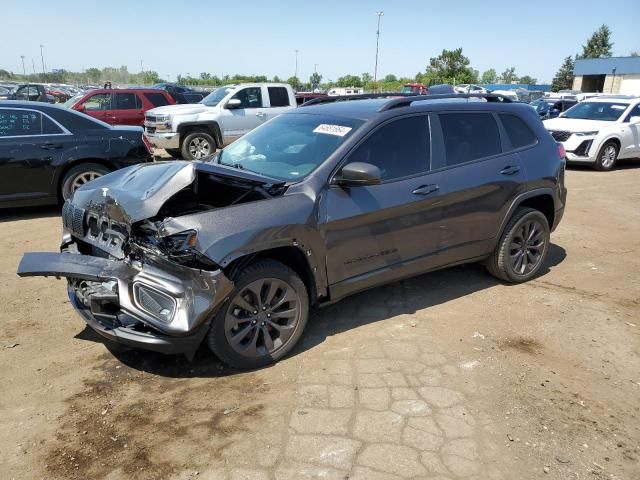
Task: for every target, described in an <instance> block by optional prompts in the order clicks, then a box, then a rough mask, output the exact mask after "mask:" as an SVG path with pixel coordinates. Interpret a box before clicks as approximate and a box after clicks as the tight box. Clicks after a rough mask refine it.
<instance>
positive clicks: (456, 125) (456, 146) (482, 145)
mask: <svg viewBox="0 0 640 480" xmlns="http://www.w3.org/2000/svg"><path fill="white" fill-rule="evenodd" d="M439 117H440V125H441V127H442V135H443V137H444V148H445V152H446V165H447V166H451V165H458V164H460V163H466V162H470V161H473V160H477V159H479V158H485V157H490V156H492V155H497V154H499V153H501V152H502V146H501V144H500V134H499V132H498V125H497V124H496V121H495V119H494V118H493V115H491V114H489V113H441V114H440V115H439Z"/></svg>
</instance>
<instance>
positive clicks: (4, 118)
mask: <svg viewBox="0 0 640 480" xmlns="http://www.w3.org/2000/svg"><path fill="white" fill-rule="evenodd" d="M41 122H42V115H41V114H40V112H34V111H33V110H13V109H0V138H2V137H11V136H16V135H40V134H41V133H42V126H41Z"/></svg>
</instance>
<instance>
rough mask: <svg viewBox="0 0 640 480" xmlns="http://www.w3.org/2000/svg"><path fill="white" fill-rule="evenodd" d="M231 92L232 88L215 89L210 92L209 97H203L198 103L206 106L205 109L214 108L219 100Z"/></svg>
mask: <svg viewBox="0 0 640 480" xmlns="http://www.w3.org/2000/svg"><path fill="white" fill-rule="evenodd" d="M232 90H233V87H220V88H216V89H215V90H214V91H213V92H211V93H210V94H209V95H207V96H206V97H204V98H203V99H202V100H201V101H200V103H202V104H204V105H206V106H207V107H215V106H216V105H218V104H219V103H220V100H222V99H223V98H224V97H226V96H227V94H228V93H229V92H231V91H232Z"/></svg>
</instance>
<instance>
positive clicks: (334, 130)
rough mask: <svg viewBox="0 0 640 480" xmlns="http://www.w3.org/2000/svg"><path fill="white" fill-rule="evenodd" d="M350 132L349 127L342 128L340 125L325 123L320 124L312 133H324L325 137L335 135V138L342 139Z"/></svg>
mask: <svg viewBox="0 0 640 480" xmlns="http://www.w3.org/2000/svg"><path fill="white" fill-rule="evenodd" d="M350 131H351V127H343V126H342V125H329V124H327V123H321V124H320V125H318V126H317V127H316V128H314V129H313V133H325V134H327V135H335V136H337V137H344V136H345V135H346V134H347V133H349V132H350Z"/></svg>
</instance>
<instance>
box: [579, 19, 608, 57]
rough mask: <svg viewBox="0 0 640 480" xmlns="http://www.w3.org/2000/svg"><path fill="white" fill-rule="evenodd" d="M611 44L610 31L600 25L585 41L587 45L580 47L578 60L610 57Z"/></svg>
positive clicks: (605, 26)
mask: <svg viewBox="0 0 640 480" xmlns="http://www.w3.org/2000/svg"><path fill="white" fill-rule="evenodd" d="M612 47H613V42H612V41H611V30H610V29H609V27H608V26H607V25H604V24H603V25H602V26H601V27H600V28H599V29H598V30H596V31H595V32H593V35H591V37H589V40H587V44H586V45H583V46H582V55H580V58H600V57H610V56H611V48H612Z"/></svg>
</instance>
